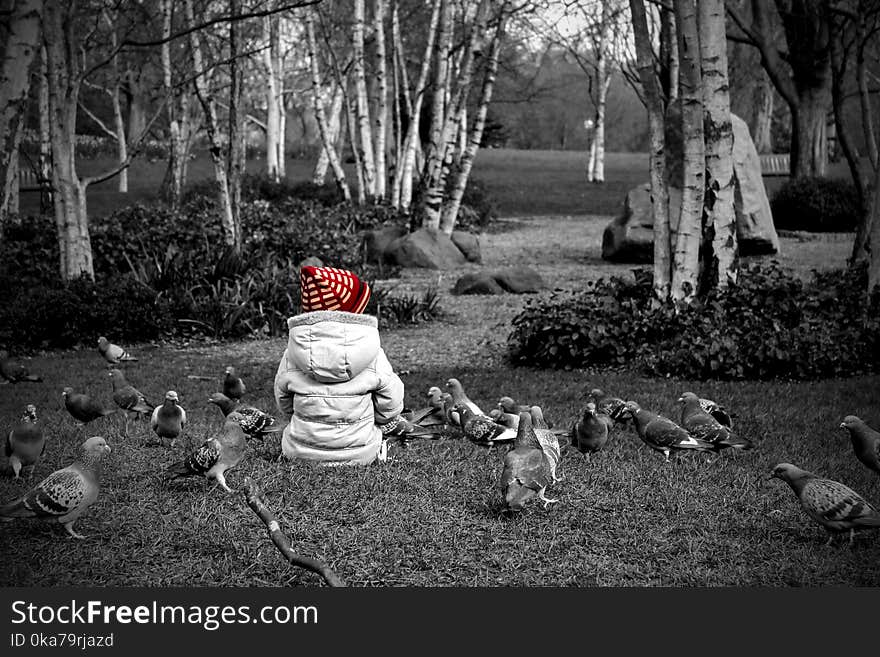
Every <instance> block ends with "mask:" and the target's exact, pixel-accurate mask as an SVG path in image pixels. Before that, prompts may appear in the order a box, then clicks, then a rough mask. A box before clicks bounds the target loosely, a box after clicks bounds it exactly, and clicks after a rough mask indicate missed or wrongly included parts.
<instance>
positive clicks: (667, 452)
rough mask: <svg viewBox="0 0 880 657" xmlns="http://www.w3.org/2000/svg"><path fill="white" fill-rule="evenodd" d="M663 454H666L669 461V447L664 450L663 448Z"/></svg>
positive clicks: (667, 461)
mask: <svg viewBox="0 0 880 657" xmlns="http://www.w3.org/2000/svg"><path fill="white" fill-rule="evenodd" d="M663 454H664V455H665V456H666V463H669V450H668V449H664V450H663Z"/></svg>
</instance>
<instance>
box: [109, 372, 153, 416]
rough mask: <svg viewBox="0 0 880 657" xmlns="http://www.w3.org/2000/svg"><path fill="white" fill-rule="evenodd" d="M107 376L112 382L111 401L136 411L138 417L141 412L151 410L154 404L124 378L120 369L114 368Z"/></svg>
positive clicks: (125, 408) (144, 412) (145, 413)
mask: <svg viewBox="0 0 880 657" xmlns="http://www.w3.org/2000/svg"><path fill="white" fill-rule="evenodd" d="M108 376H109V377H110V382H111V383H112V384H113V401H114V402H116V405H117V406H119V408H121V409H122V410H124V411H131V412H133V413H137V415H138V417H140V416H141V414H144V415H147V414H150V413H152V412H153V409H154V408H155V406H154V405H153V404H151V403H150V402H149V401H147V398H146V397H144V394H143V393H142V392H141V391H139V390H138V389H137V388H135V387H134V386H132V385H131V384H130V383H129V382H128V381H127V380H126V378H125V375H124V374H123V373H122V371H121V370H118V369H115V368H114V369H112V370H110V372H108ZM127 419H128V418H127V417H126V420H127Z"/></svg>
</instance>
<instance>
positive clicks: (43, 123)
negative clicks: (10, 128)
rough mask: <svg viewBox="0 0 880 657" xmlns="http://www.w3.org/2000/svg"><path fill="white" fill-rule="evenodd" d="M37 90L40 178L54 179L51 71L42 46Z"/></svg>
mask: <svg viewBox="0 0 880 657" xmlns="http://www.w3.org/2000/svg"><path fill="white" fill-rule="evenodd" d="M38 79H39V88H38V89H37V108H38V110H39V113H40V123H39V125H40V128H39V130H40V154H39V169H40V177H41V178H42V179H43V180H49V179H50V178H51V177H52V138H51V136H50V134H49V69H48V66H47V64H46V48H44V47H43V46H42V44H41V45H40V75H39V76H38Z"/></svg>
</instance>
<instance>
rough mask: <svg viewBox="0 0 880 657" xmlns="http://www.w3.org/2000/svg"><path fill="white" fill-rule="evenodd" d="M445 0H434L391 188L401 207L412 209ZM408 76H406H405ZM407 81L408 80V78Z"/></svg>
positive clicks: (393, 203) (396, 201)
mask: <svg viewBox="0 0 880 657" xmlns="http://www.w3.org/2000/svg"><path fill="white" fill-rule="evenodd" d="M443 4H444V0H433V4H432V6H431V20H430V22H429V24H428V34H427V38H426V40H425V51H424V54H423V55H422V68H421V70H420V71H419V77H418V80H416V86H415V89H414V90H413V94H412V111H411V112H410V113H409V122H408V123H407V127H406V136H405V137H404V138H403V146H402V149H403V153H402V155H401V163H400V165H399V167H398V168H399V173H398V175H397V176H396V177H395V179H394V188H393V189H392V192H391V205H392V206H393V207H395V208H396V207H400V208H403V209H404V210H406V209H408V208H409V206H410V203H411V202H412V181H413V170H414V169H415V168H416V150H417V149H418V147H419V145H420V142H419V122H420V121H421V115H422V102H423V99H424V95H425V88H426V87H427V83H428V74H429V73H430V68H431V52H432V51H433V50H434V42H435V39H436V38H437V26H438V23H439V21H440V10H441V8H442V5H443ZM397 39H398V42H400V44H401V45H400V58H401V68H402V70H405V68H406V67H405V59H404V55H403V46H402V41H401V40H400V39H399V32H398V36H397ZM404 80H405V78H404ZM404 85H405V82H404Z"/></svg>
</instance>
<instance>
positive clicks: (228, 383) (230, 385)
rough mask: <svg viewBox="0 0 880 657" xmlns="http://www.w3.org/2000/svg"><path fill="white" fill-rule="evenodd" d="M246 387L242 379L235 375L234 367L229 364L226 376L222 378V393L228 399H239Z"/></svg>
mask: <svg viewBox="0 0 880 657" xmlns="http://www.w3.org/2000/svg"><path fill="white" fill-rule="evenodd" d="M246 390H247V388H246V387H245V385H244V381H242V380H241V379H240V378H238V377H237V376H235V368H234V367H232V366H231V365H230V366H229V367H227V368H226V377H225V378H224V379H223V394H224V395H226V396H227V397H229V398H230V399H236V400H238V399H241V398H242V397H243V396H244V393H245V391H246Z"/></svg>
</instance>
